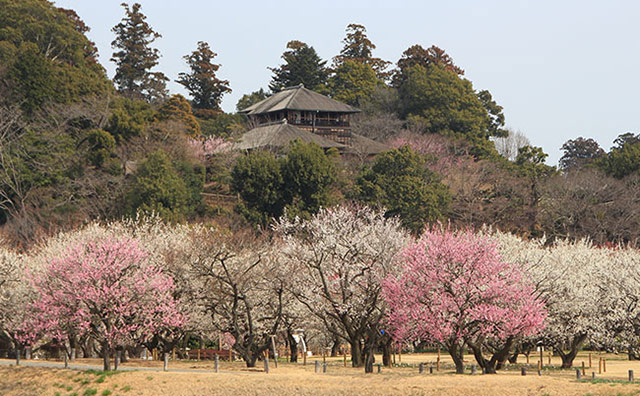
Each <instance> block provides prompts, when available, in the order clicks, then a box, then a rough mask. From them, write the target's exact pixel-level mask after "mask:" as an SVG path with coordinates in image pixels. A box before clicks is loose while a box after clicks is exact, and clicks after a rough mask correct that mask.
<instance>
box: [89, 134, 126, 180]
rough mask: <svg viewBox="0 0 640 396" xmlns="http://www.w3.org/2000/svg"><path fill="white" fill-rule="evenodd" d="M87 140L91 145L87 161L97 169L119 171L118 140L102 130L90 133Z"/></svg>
mask: <svg viewBox="0 0 640 396" xmlns="http://www.w3.org/2000/svg"><path fill="white" fill-rule="evenodd" d="M86 139H87V144H88V145H89V151H88V153H87V161H88V162H89V163H90V164H91V165H93V166H95V167H97V168H103V169H112V170H114V169H115V170H116V171H117V169H118V167H119V163H118V160H117V156H116V154H115V149H116V139H115V138H114V137H113V136H112V135H111V134H110V133H109V132H107V131H104V130H102V129H92V130H90V131H88V132H87V137H86Z"/></svg>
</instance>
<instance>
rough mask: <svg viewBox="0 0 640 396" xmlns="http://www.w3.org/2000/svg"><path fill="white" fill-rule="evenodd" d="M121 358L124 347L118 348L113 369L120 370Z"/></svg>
mask: <svg viewBox="0 0 640 396" xmlns="http://www.w3.org/2000/svg"><path fill="white" fill-rule="evenodd" d="M120 359H122V349H120V348H116V357H115V361H114V364H113V369H114V370H115V371H117V370H118V366H120Z"/></svg>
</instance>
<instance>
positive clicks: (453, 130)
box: [398, 64, 502, 157]
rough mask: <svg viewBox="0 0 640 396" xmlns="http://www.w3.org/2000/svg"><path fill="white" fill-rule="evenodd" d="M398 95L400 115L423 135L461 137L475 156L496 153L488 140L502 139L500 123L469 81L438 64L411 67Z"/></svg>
mask: <svg viewBox="0 0 640 396" xmlns="http://www.w3.org/2000/svg"><path fill="white" fill-rule="evenodd" d="M398 93H399V96H400V100H401V103H402V115H403V116H404V117H406V118H408V119H410V120H411V121H413V122H415V123H418V124H420V125H421V126H422V127H423V129H424V131H425V132H428V133H439V134H441V135H447V136H452V137H457V138H463V139H465V140H466V141H468V142H469V143H471V146H472V149H473V151H472V154H474V155H476V156H478V157H490V156H493V155H496V154H497V152H496V150H495V146H494V144H493V143H492V142H491V141H490V140H489V137H491V136H495V135H496V134H498V136H502V130H501V129H499V128H497V125H499V123H500V120H499V119H496V120H494V119H492V118H491V117H490V114H489V113H488V111H487V108H486V107H485V103H483V102H482V101H481V100H480V98H479V97H478V95H477V94H476V92H475V91H474V89H473V86H472V85H471V82H470V81H469V80H466V79H463V78H460V77H459V76H458V75H457V74H456V73H454V72H452V71H450V70H447V69H446V68H445V67H443V66H440V65H435V64H431V65H429V66H427V67H426V68H425V67H423V66H422V65H414V66H412V67H411V68H410V69H409V70H408V71H407V72H406V79H404V80H403V82H402V84H401V85H400V87H399V88H398ZM485 99H486V98H485ZM496 106H497V105H496ZM494 110H499V109H494Z"/></svg>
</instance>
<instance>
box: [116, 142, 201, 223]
mask: <svg viewBox="0 0 640 396" xmlns="http://www.w3.org/2000/svg"><path fill="white" fill-rule="evenodd" d="M188 202H189V192H188V190H187V186H186V185H185V183H184V181H183V180H182V177H181V176H180V174H179V173H178V171H177V170H176V169H175V167H174V166H173V164H172V163H171V160H170V159H169V157H168V156H167V155H166V154H165V153H164V152H163V151H161V150H158V151H156V152H154V153H151V154H150V155H149V156H148V157H147V158H146V159H145V160H144V161H142V162H141V163H140V166H139V167H138V170H137V172H136V178H135V182H134V184H133V187H132V189H131V190H130V191H129V193H128V194H127V206H128V212H129V214H131V215H134V214H135V213H136V212H137V211H142V212H155V213H158V214H159V215H160V216H162V217H163V218H164V219H167V220H171V221H180V220H182V219H184V217H185V215H186V214H187V212H188V209H189V208H188Z"/></svg>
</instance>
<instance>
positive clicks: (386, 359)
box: [382, 337, 392, 367]
mask: <svg viewBox="0 0 640 396" xmlns="http://www.w3.org/2000/svg"><path fill="white" fill-rule="evenodd" d="M391 344H392V340H391V337H389V338H388V339H386V340H385V341H384V343H383V344H382V364H384V365H385V366H387V367H391Z"/></svg>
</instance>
